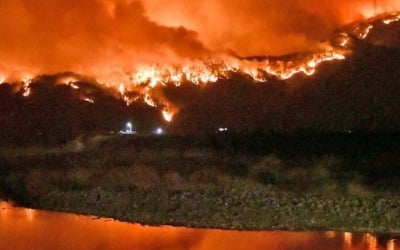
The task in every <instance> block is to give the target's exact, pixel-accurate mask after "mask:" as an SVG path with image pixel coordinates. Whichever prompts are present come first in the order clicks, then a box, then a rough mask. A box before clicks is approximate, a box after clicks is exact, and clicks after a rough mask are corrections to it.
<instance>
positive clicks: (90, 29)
mask: <svg viewBox="0 0 400 250" xmlns="http://www.w3.org/2000/svg"><path fill="white" fill-rule="evenodd" d="M373 5H374V4H373V1H371V0H352V1H349V0H340V1H330V0H308V1H306V2H305V1H303V0H287V1H278V0H271V1H265V0H250V1H241V0H229V1H228V0H221V1H214V0H204V1H184V0H168V1H166V0H146V1H144V0H142V1H135V0H84V1H82V0H69V1H54V0H41V1H36V0H2V1H1V2H0V13H1V16H2V18H1V21H0V34H1V39H0V58H1V62H0V72H3V74H4V73H7V75H12V73H15V74H17V73H19V72H30V73H31V74H36V73H57V72H60V71H74V72H77V73H81V74H92V75H96V74H97V73H98V72H102V73H103V74H105V73H106V72H107V73H111V72H113V71H121V72H126V71H129V70H132V69H133V68H135V67H136V66H137V65H138V64H178V63H179V64H184V63H185V62H187V61H193V60H197V59H200V60H203V59H207V58H213V57H214V56H216V55H220V54H222V53H224V52H226V51H234V52H235V53H237V54H239V55H241V56H250V55H259V54H270V55H272V54H284V53H289V52H294V51H304V50H307V51H309V50H311V49H313V48H315V47H318V46H321V44H323V41H325V40H326V39H327V38H328V37H329V35H330V34H331V32H332V31H333V30H334V29H336V28H338V27H339V26H340V25H343V24H345V23H348V22H351V21H354V20H355V19H359V18H360V17H361V16H363V15H364V16H368V15H370V14H371V11H372V12H373V7H374V6H373ZM399 8H400V3H399V2H398V1H397V0H382V1H378V11H381V12H382V11H387V10H393V9H399ZM210 51H212V52H210Z"/></svg>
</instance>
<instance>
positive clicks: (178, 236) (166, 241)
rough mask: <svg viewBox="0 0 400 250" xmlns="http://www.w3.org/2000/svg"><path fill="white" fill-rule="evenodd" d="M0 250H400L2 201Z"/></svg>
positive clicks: (348, 238)
mask: <svg viewBox="0 0 400 250" xmlns="http://www.w3.org/2000/svg"><path fill="white" fill-rule="evenodd" d="M0 249H1V250H19V249H21V250H25V249H29V250H35V249H38V250H64V249H65V250H66V249H68V250H69V249H74V250H91V249H93V250H103V249H104V250H106V249H107V250H147V249H150V250H214V249H215V250H234V249H238V250H263V249H265V250H278V249H279V250H295V249H296V250H302V249H310V250H311V249H312V250H317V249H320V250H330V249H335V250H336V249H337V250H364V249H365V250H378V249H379V250H380V249H385V250H386V249H387V250H397V249H399V250H400V242H399V241H398V240H396V239H394V238H390V237H382V238H378V237H376V236H374V235H371V234H365V235H356V234H351V233H336V232H323V233H315V232H314V233H306V232H280V231H277V232H238V231H224V230H208V229H207V230H199V229H188V228H182V227H170V226H163V227H149V226H141V225H138V224H129V223H123V222H119V221H114V220H110V219H97V218H94V217H88V216H78V215H74V214H66V213H55V212H47V211H39V210H33V209H24V208H16V207H13V206H12V205H11V204H9V203H6V202H1V201H0Z"/></svg>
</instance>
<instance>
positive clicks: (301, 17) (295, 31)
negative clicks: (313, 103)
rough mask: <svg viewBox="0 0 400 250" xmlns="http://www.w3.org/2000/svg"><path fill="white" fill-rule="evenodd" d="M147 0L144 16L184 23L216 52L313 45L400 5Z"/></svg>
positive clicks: (354, 0) (272, 51)
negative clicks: (356, 23)
mask: <svg viewBox="0 0 400 250" xmlns="http://www.w3.org/2000/svg"><path fill="white" fill-rule="evenodd" d="M166 2H167V1H165V0H146V1H144V4H145V6H146V9H147V11H148V13H149V16H150V17H151V18H152V19H154V20H156V21H158V22H161V23H165V24H169V25H179V24H182V23H183V24H185V27H188V28H190V29H193V30H196V31H197V32H198V34H199V37H200V39H201V41H203V42H204V43H205V44H206V45H207V46H209V47H210V48H212V49H213V50H216V51H230V50H233V51H235V52H236V53H237V54H239V55H241V56H252V55H265V54H269V55H282V54H286V53H292V52H298V51H305V50H312V49H315V48H317V47H319V46H324V44H323V42H324V41H326V40H327V39H329V36H330V35H331V34H332V32H333V31H334V30H335V29H338V28H340V27H341V26H343V25H345V24H348V23H350V22H354V21H356V20H359V19H362V18H366V17H371V16H373V15H374V14H375V13H374V12H376V13H382V12H386V11H393V10H395V9H399V8H400V3H399V2H398V1H395V0H383V1H379V0H377V5H376V9H374V7H375V6H374V1H373V0H335V1H331V0H307V1H304V0H285V1H280V0H247V1H242V0H219V1H214V0H202V1H185V0H169V1H168V6H171V7H170V8H166V7H165V6H166V5H165V4H166Z"/></svg>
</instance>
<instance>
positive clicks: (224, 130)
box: [218, 128, 229, 133]
mask: <svg viewBox="0 0 400 250" xmlns="http://www.w3.org/2000/svg"><path fill="white" fill-rule="evenodd" d="M228 130H229V129H228V128H219V129H218V131H219V132H221V133H223V132H228Z"/></svg>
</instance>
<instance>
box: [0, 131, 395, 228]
mask: <svg viewBox="0 0 400 250" xmlns="http://www.w3.org/2000/svg"><path fill="white" fill-rule="evenodd" d="M397 141H398V140H397V138H396V137H393V136H388V135H384V136H380V137H379V136H373V137H370V138H367V137H364V136H360V137H354V136H343V135H330V136H324V137H315V136H312V137H311V136H310V137H307V136H297V137H296V136H286V137H285V136H261V135H246V136H245V135H240V136H239V135H224V136H221V135H220V136H204V137H201V138H192V137H111V138H106V139H103V140H95V141H92V140H83V141H79V142H77V143H76V145H75V144H69V145H66V146H63V147H59V148H57V149H47V150H46V149H40V150H39V149H32V148H30V149H29V151H31V153H30V152H26V151H28V150H27V149H26V150H25V152H24V150H23V149H19V151H18V150H10V149H7V150H3V151H2V156H1V160H0V161H1V162H0V171H1V175H0V197H1V198H3V199H11V200H13V201H15V202H16V203H17V204H19V205H23V206H28V207H35V208H43V209H49V210H58V211H68V212H74V213H83V214H92V215H98V216H107V217H113V218H117V219H120V220H124V221H133V222H140V223H144V224H156V225H160V224H171V225H184V226H192V227H207V228H210V227H211V228H234V229H254V230H258V229H290V230H292V229H293V230H310V229H312V230H340V231H359V232H364V231H369V232H377V233H400V189H399V187H398V181H399V179H400V177H399V176H400V174H399V163H400V161H399V160H400V154H399V153H400V152H399V151H400V149H399V147H398V145H397ZM74 145H75V146H76V147H74ZM17 151H18V153H15V152H17ZM32 152H34V153H32ZM38 152H40V153H38Z"/></svg>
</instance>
